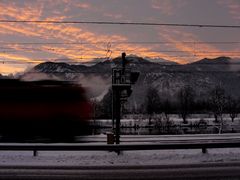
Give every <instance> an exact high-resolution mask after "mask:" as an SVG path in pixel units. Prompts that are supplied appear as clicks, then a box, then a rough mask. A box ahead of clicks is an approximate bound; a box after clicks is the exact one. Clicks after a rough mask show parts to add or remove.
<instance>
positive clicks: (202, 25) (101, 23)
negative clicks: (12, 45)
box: [0, 20, 240, 28]
mask: <svg viewBox="0 0 240 180" xmlns="http://www.w3.org/2000/svg"><path fill="white" fill-rule="evenodd" d="M0 23H34V24H35V23H38V24H39V23H40V24H95V25H134V26H172V27H197V28H240V25H217V24H216V25H215V24H185V23H153V22H152V23H147V22H110V21H49V20H35V21H32V20H0Z"/></svg>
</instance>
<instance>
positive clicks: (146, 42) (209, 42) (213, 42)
mask: <svg viewBox="0 0 240 180" xmlns="http://www.w3.org/2000/svg"><path fill="white" fill-rule="evenodd" d="M110 43H111V44H176V43H183V44H240V41H206V42H198V41H177V42H168V41H126V42H124V41H119V42H118V41H110ZM0 44H3V45H74V44H77V45H79V44H84V45H85V44H87V45H88V44H90V45H91V44H107V42H104V41H99V42H65V43H64V42H0Z"/></svg>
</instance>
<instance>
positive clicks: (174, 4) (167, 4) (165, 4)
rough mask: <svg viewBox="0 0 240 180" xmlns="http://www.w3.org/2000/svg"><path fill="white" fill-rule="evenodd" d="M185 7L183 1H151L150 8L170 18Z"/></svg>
mask: <svg viewBox="0 0 240 180" xmlns="http://www.w3.org/2000/svg"><path fill="white" fill-rule="evenodd" d="M185 5H186V1H185V0H175V1H172V0H152V8H153V9H156V10H159V11H160V12H161V13H162V14H165V15H168V16H171V15H174V14H175V13H176V9H179V8H181V7H183V6H185Z"/></svg>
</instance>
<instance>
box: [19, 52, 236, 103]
mask: <svg viewBox="0 0 240 180" xmlns="http://www.w3.org/2000/svg"><path fill="white" fill-rule="evenodd" d="M127 61H128V63H127V67H129V68H131V69H132V71H139V72H140V77H139V80H138V81H137V83H136V84H135V85H134V86H133V94H132V96H131V98H130V101H132V102H133V103H135V104H141V103H143V101H144V97H145V93H146V90H147V89H148V88H149V87H154V88H156V89H157V90H158V92H159V94H160V97H162V98H169V99H171V100H174V99H176V94H177V92H178V91H179V89H180V88H182V87H183V86H185V85H190V86H192V87H193V88H194V90H195V91H196V95H197V97H199V98H201V97H203V96H207V94H208V92H209V91H210V90H211V89H212V88H213V87H215V86H216V85H219V84H220V85H222V87H223V88H224V89H225V90H226V92H227V93H228V94H231V95H233V96H240V91H239V89H240V60H239V59H231V58H230V57H218V58H215V59H207V58H205V59H202V60H199V61H196V62H194V63H189V64H184V65H182V64H178V63H175V62H171V61H167V60H155V61H154V60H149V59H148V58H142V57H138V56H128V57H127ZM120 65H121V58H120V57H117V58H115V59H112V60H103V59H102V61H100V62H97V63H96V64H94V65H90V66H89V65H82V64H80V65H71V64H68V63H55V62H45V63H41V64H39V65H37V66H35V67H33V68H32V69H31V70H29V71H27V72H25V73H24V74H23V75H22V76H21V79H23V80H39V79H57V80H67V81H75V82H76V83H79V84H82V85H83V86H84V87H86V89H87V92H88V95H89V97H91V98H96V99H98V100H101V98H102V97H103V96H104V95H105V94H106V93H107V92H108V89H109V88H110V87H111V72H112V68H113V67H117V66H120Z"/></svg>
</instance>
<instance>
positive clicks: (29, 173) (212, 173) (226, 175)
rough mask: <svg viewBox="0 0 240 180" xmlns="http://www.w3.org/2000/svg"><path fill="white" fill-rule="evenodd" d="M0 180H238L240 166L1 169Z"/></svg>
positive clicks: (4, 167) (28, 167)
mask: <svg viewBox="0 0 240 180" xmlns="http://www.w3.org/2000/svg"><path fill="white" fill-rule="evenodd" d="M0 179H4V180H8V179H18V180H19V179H24V180H29V179H34V180H36V179H39V180H40V179H41V180H45V179H48V180H51V179H52V180H55V179H57V180H63V179H74V180H75V179H86V180H96V179H101V180H104V179H116V180H127V179H133V180H135V179H139V180H143V179H144V180H147V179H151V180H156V179H167V180H176V179H181V180H182V179H190V180H191V179H194V180H200V179H201V180H206V179H217V180H222V179H224V180H225V179H227V180H232V179H234V180H235V179H240V163H211V164H194V165H163V166H99V167H97V166H94V167H93V166H92V167H85V166H81V167H77V166H66V167H59V166H57V167H53V166H49V167H43V166H34V167H31V166H2V167H0Z"/></svg>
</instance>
